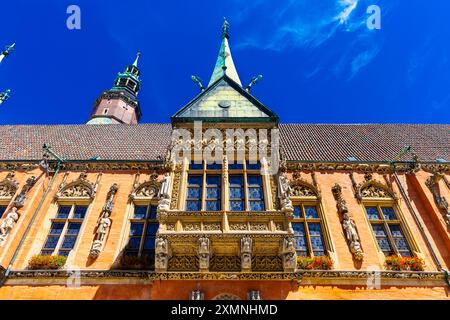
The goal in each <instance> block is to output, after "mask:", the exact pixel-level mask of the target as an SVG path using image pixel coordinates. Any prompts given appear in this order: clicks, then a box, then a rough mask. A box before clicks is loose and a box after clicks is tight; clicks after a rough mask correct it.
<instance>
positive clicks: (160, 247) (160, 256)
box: [155, 237, 170, 272]
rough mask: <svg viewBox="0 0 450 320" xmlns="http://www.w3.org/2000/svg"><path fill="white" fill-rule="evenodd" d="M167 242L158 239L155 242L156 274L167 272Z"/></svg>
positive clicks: (168, 255) (168, 254) (168, 252)
mask: <svg viewBox="0 0 450 320" xmlns="http://www.w3.org/2000/svg"><path fill="white" fill-rule="evenodd" d="M169 257H170V251H169V241H168V240H167V239H164V238H161V237H158V238H156V240H155V270H156V271H157V272H164V271H167V267H168V265H169Z"/></svg>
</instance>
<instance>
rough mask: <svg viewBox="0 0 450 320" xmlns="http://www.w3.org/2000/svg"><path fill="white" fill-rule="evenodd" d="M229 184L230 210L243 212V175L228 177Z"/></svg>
mask: <svg viewBox="0 0 450 320" xmlns="http://www.w3.org/2000/svg"><path fill="white" fill-rule="evenodd" d="M229 183H230V210H231V211H244V210H245V204H244V199H245V198H244V177H243V175H233V176H230V177H229Z"/></svg>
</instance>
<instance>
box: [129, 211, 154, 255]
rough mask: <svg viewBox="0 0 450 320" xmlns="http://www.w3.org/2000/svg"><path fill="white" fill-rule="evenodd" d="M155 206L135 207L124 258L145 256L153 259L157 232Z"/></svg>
mask: <svg viewBox="0 0 450 320" xmlns="http://www.w3.org/2000/svg"><path fill="white" fill-rule="evenodd" d="M156 213H157V207H156V206H155V205H135V206H134V213H133V216H132V219H131V224H130V235H129V238H128V243H127V245H126V247H125V252H124V254H125V255H126V256H143V257H144V256H145V257H146V258H150V260H152V259H153V256H154V252H155V238H156V233H157V231H158V227H159V225H158V221H157V220H156Z"/></svg>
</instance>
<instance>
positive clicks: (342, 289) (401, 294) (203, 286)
mask: <svg viewBox="0 0 450 320" xmlns="http://www.w3.org/2000/svg"><path fill="white" fill-rule="evenodd" d="M192 290H200V291H202V292H203V293H204V294H205V300H211V299H213V298H214V297H216V296H217V295H219V294H224V293H227V294H232V295H235V296H238V297H239V298H240V299H241V300H246V299H247V292H248V291H250V290H259V291H260V292H261V296H262V299H263V300H310V299H330V300H356V299H375V300H390V299H392V300H394V299H435V300H437V299H450V296H449V294H450V292H449V289H448V287H389V286H385V287H382V288H380V289H367V288H366V287H365V286H354V285H346V286H331V285H320V286H319V285H305V286H297V284H295V283H293V282H286V281H280V282H277V281H263V282H259V281H240V282H236V281H203V282H202V281H200V282H197V281H161V282H155V283H153V284H152V285H131V284H130V285H106V284H105V285H92V286H88V285H85V286H81V287H80V288H73V287H66V286H61V285H49V286H25V285H18V286H4V287H2V288H0V300H19V299H27V300H29V299H46V300H53V299H63V300H80V299H82V300H106V299H108V300H112V299H133V300H139V299H140V300H187V299H188V297H189V293H190V292H191V291H192Z"/></svg>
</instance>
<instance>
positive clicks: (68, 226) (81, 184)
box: [41, 173, 96, 256]
mask: <svg viewBox="0 0 450 320" xmlns="http://www.w3.org/2000/svg"><path fill="white" fill-rule="evenodd" d="M67 175H68V174H66V176H65V178H64V180H63V182H62V183H61V185H60V187H59V189H58V191H57V193H56V195H55V204H56V206H52V209H51V210H54V211H53V213H52V217H51V219H50V223H51V225H50V231H49V233H48V235H47V238H46V240H45V242H44V245H43V247H42V249H41V254H42V255H53V254H57V255H62V256H68V255H69V253H70V252H71V251H72V250H73V248H74V247H75V245H76V242H77V240H78V235H79V234H80V230H81V227H82V225H83V222H84V220H85V217H86V215H87V213H88V211H89V206H90V204H91V202H92V200H93V199H94V197H95V192H96V184H93V183H91V182H90V181H89V180H88V179H87V174H86V173H81V174H80V176H79V178H78V179H76V180H74V181H72V182H70V183H68V184H66V183H65V180H66V178H67ZM54 208H55V209H54Z"/></svg>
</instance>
